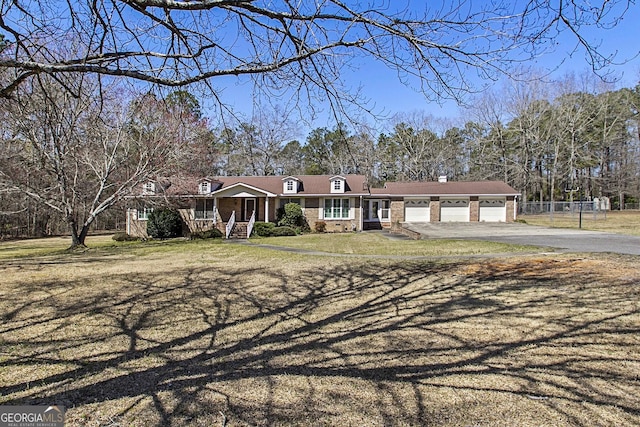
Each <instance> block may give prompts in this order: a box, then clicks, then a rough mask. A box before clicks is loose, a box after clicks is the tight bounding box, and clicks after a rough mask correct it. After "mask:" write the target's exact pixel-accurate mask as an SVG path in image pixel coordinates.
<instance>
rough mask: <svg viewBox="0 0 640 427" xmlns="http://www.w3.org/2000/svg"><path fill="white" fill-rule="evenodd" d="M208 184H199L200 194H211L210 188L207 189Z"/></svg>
mask: <svg viewBox="0 0 640 427" xmlns="http://www.w3.org/2000/svg"><path fill="white" fill-rule="evenodd" d="M209 185H210V184H209V183H208V182H206V181H205V182H201V183H200V194H208V193H210V192H211V190H210V187H209Z"/></svg>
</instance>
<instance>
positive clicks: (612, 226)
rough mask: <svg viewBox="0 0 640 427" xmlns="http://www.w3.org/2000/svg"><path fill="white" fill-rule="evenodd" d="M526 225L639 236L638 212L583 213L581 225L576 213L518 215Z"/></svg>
mask: <svg viewBox="0 0 640 427" xmlns="http://www.w3.org/2000/svg"><path fill="white" fill-rule="evenodd" d="M518 219H519V220H524V221H525V222H526V223H527V224H531V225H541V226H544V227H561V228H579V227H580V225H582V228H583V229H584V230H593V231H605V232H608V233H619V234H630V235H636V236H640V211H632V210H628V211H609V212H597V213H596V214H595V215H594V213H593V212H583V214H582V224H580V215H579V213H578V212H574V213H570V212H567V213H565V212H556V213H554V214H553V215H549V214H548V213H547V214H541V215H518Z"/></svg>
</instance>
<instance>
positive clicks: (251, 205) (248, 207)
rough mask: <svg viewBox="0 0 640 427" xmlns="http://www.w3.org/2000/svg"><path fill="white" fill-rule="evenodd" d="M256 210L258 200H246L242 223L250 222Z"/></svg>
mask: <svg viewBox="0 0 640 427" xmlns="http://www.w3.org/2000/svg"><path fill="white" fill-rule="evenodd" d="M255 210H256V199H244V210H243V211H242V213H243V216H242V221H249V219H250V218H251V215H253V212H254V211H255Z"/></svg>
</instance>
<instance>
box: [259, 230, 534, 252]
mask: <svg viewBox="0 0 640 427" xmlns="http://www.w3.org/2000/svg"><path fill="white" fill-rule="evenodd" d="M251 240H252V241H253V242H255V243H259V244H268V245H276V246H286V247H291V248H299V249H304V250H310V251H321V252H328V253H336V254H361V255H392V256H450V255H473V254H486V253H514V252H532V251H536V250H539V248H535V247H533V246H525V245H509V244H505V243H496V242H486V241H480V240H445V239H440V240H436V239H430V240H393V239H390V238H389V237H388V236H387V235H385V234H382V233H375V232H373V233H338V234H329V235H327V234H304V235H301V236H292V237H269V238H252V239H251Z"/></svg>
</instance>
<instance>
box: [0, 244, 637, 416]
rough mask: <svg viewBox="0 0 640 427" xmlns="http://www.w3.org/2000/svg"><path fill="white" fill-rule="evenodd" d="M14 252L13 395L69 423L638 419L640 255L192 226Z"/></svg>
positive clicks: (1, 342) (3, 265)
mask: <svg viewBox="0 0 640 427" xmlns="http://www.w3.org/2000/svg"><path fill="white" fill-rule="evenodd" d="M0 270H1V276H0V318H1V319H2V322H1V324H0V404H54V403H55V404H62V405H66V406H67V408H68V412H67V425H68V426H84V425H87V426H108V425H112V426H115V425H118V426H216V425H218V426H221V425H224V424H226V425H228V426H267V425H327V426H337V425H340V426H343V425H344V426H362V425H368V426H383V425H385V426H386V425H426V426H430V425H433V426H442V425H452V426H514V425H517V426H563V425H566V426H573V425H585V426H586V425H588V426H611V425H638V424H640V399H639V398H638V390H639V389H640V302H639V300H640V298H639V297H640V287H639V285H638V283H639V281H640V266H639V264H638V258H637V257H613V256H605V255H574V256H572V255H538V256H526V255H520V256H517V257H513V258H490V259H485V260H481V261H478V260H477V259H466V258H460V259H459V260H456V261H452V260H448V261H436V260H428V259H425V260H423V261H415V260H413V261H402V260H394V261H385V260H380V259H368V258H365V257H360V258H358V257H353V258H345V257H341V258H333V257H318V256H305V255H298V254H292V253H285V252H277V251H271V250H266V249H260V248H255V247H245V246H239V245H227V244H213V243H209V242H184V243H180V244H171V245H166V246H162V245H160V246H157V247H156V249H155V250H149V249H148V247H146V246H144V245H140V246H139V247H137V246H128V247H121V248H115V249H114V248H106V249H105V248H103V249H94V250H90V251H87V252H85V253H81V254H72V255H70V254H58V255H52V256H40V257H23V258H16V259H4V260H3V261H0Z"/></svg>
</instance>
